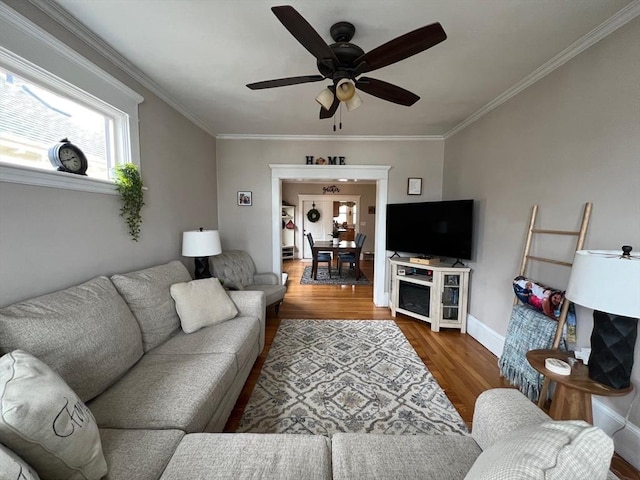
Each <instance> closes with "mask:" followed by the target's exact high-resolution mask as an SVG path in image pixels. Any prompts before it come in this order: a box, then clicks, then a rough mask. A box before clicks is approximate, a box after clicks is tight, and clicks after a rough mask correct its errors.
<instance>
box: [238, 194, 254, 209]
mask: <svg viewBox="0 0 640 480" xmlns="http://www.w3.org/2000/svg"><path fill="white" fill-rule="evenodd" d="M238 205H240V206H243V207H250V206H251V205H252V203H251V192H238Z"/></svg>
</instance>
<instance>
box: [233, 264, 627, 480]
mask: <svg viewBox="0 0 640 480" xmlns="http://www.w3.org/2000/svg"><path fill="white" fill-rule="evenodd" d="M310 264H311V262H306V261H301V260H287V261H285V262H284V265H283V271H285V272H286V273H288V274H289V279H288V282H287V295H286V297H285V301H284V303H283V304H282V306H281V307H280V312H279V314H278V315H277V316H276V314H275V311H274V309H273V308H270V309H269V310H268V311H267V324H266V345H265V349H264V351H263V352H262V354H261V355H260V357H259V358H258V360H257V361H256V363H255V365H254V367H253V369H252V371H251V374H250V375H249V378H248V380H247V383H246V384H245V386H244V388H243V390H242V393H241V394H240V397H239V398H238V401H237V403H236V405H235V407H234V410H233V412H232V414H231V416H230V418H229V420H228V422H227V425H226V426H225V429H224V431H225V432H235V430H236V428H237V426H238V424H239V422H240V418H241V417H242V412H243V410H244V407H245V406H246V404H247V402H248V401H249V397H250V396H251V392H252V391H253V387H254V386H255V384H256V382H257V380H258V376H259V374H260V370H261V368H262V365H263V364H264V360H265V359H266V357H267V354H268V353H269V348H270V347H271V343H272V342H273V338H274V336H275V334H276V331H277V329H278V326H279V325H280V320H281V319H287V318H290V319H296V318H307V319H344V320H359V319H374V320H395V321H396V324H397V325H398V326H399V327H400V329H401V330H402V332H403V333H404V334H405V336H406V337H407V339H408V340H409V342H410V343H411V345H412V346H413V348H414V349H415V350H416V352H417V353H418V355H419V356H420V358H422V360H423V361H424V363H425V365H426V366H427V368H428V369H429V370H430V371H431V373H432V374H433V376H434V377H435V378H436V380H437V381H438V383H439V384H440V386H441V387H442V388H443V389H444V391H445V393H446V394H447V396H448V397H449V400H451V402H452V403H453V405H454V406H455V407H456V409H457V410H458V412H459V413H460V415H461V416H462V418H463V419H464V421H465V422H466V423H467V426H468V427H469V428H471V427H472V418H473V407H474V404H475V401H476V398H477V397H478V395H479V394H480V393H482V392H483V391H484V390H487V389H489V388H496V387H510V385H509V384H508V382H507V381H506V380H504V379H503V378H502V377H500V372H499V369H498V359H497V358H496V357H495V355H493V354H492V353H491V352H490V351H489V350H487V349H486V348H485V347H483V346H482V345H481V344H480V343H479V342H477V341H476V340H475V339H474V338H472V337H471V336H470V335H466V334H461V333H460V332H459V331H458V330H452V329H443V330H441V331H440V332H438V333H434V332H432V331H431V329H430V327H429V325H428V324H426V323H423V322H421V321H418V320H415V319H413V318H411V317H408V316H404V315H398V316H397V317H396V318H395V319H394V318H393V317H392V316H391V311H390V310H389V308H386V307H376V306H375V305H374V304H373V301H372V298H373V285H356V286H345V285H301V284H300V277H301V276H302V272H303V270H304V267H305V266H307V265H310ZM361 267H362V271H363V272H364V274H365V275H366V276H367V277H368V278H369V280H371V281H372V280H373V262H372V261H364V262H361ZM612 470H613V471H614V472H615V473H616V474H617V475H618V477H620V479H622V480H627V479H633V480H640V475H639V474H638V471H636V470H635V469H633V467H631V466H630V465H629V464H628V463H626V462H625V461H624V460H623V459H622V458H620V457H618V456H615V457H614V460H613V462H612Z"/></svg>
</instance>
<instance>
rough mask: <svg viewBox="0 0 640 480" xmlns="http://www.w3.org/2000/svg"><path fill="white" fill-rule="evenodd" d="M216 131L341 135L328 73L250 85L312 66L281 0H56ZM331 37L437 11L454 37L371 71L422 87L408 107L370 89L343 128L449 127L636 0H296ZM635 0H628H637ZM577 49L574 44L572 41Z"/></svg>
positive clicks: (397, 27)
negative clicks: (335, 29)
mask: <svg viewBox="0 0 640 480" xmlns="http://www.w3.org/2000/svg"><path fill="white" fill-rule="evenodd" d="M55 2H56V3H57V4H59V5H60V6H62V7H63V8H64V9H65V10H66V11H67V12H68V13H70V14H71V15H72V16H73V17H75V18H76V19H78V20H79V21H80V22H81V23H82V24H84V25H85V26H86V27H87V28H88V29H90V30H91V31H92V32H94V33H95V34H96V35H97V36H98V37H100V38H101V39H102V40H103V41H104V42H106V43H107V44H108V45H109V46H110V47H112V48H113V49H114V50H115V51H117V52H118V53H119V54H120V55H121V56H122V57H124V58H125V59H126V60H127V61H128V62H130V63H131V64H133V65H135V67H136V68H137V69H139V70H140V71H141V72H142V73H143V74H144V76H146V77H148V78H149V79H151V80H152V82H153V83H154V84H155V87H156V88H155V89H156V91H158V92H160V94H161V96H163V97H164V98H168V99H170V102H171V103H172V104H173V105H174V106H177V107H178V108H179V109H180V110H181V111H183V113H186V114H187V115H188V116H189V117H190V118H192V119H194V120H195V121H196V122H197V123H198V124H199V125H200V126H202V127H203V128H204V129H205V130H207V131H209V132H211V133H215V134H217V135H312V136H317V135H333V131H332V128H333V121H332V120H319V119H318V113H319V108H320V107H319V105H318V104H317V103H316V102H315V101H314V98H315V96H316V95H317V93H318V92H319V91H320V90H321V89H322V88H323V86H324V85H327V84H329V83H330V82H329V81H326V82H316V83H307V84H302V85H295V86H289V87H280V88H274V89H268V90H255V91H254V90H249V89H248V88H247V87H246V86H245V85H246V84H247V83H252V82H256V81H261V80H270V79H274V78H281V77H289V76H299V75H315V74H317V73H318V71H317V69H316V62H315V59H314V58H313V57H312V55H311V54H310V53H309V52H308V51H307V50H306V49H305V48H304V47H302V46H301V45H300V44H299V43H298V42H297V41H296V40H295V39H294V38H293V36H292V35H291V34H290V33H289V32H288V31H287V30H286V29H285V28H284V26H283V25H282V24H281V23H280V22H279V21H278V19H277V18H276V17H275V15H273V13H272V12H271V10H270V8H271V6H274V5H282V4H285V3H284V2H283V3H278V2H275V1H274V0H271V1H265V0H90V1H89V0H55ZM289 4H291V5H292V6H293V7H294V8H295V9H296V10H297V11H298V12H299V13H300V14H301V15H302V16H303V17H304V18H305V19H306V20H307V21H308V22H309V23H310V24H311V25H312V26H313V27H314V28H315V29H316V30H317V32H318V33H319V34H320V35H321V36H322V37H323V38H324V39H325V40H326V41H327V43H333V41H332V40H331V38H330V36H329V28H330V26H331V25H332V24H333V23H335V22H337V21H349V22H351V23H353V24H354V25H355V27H356V34H355V36H354V38H353V39H352V43H355V44H356V45H359V46H360V47H361V48H362V49H363V50H364V51H365V52H367V51H369V50H371V49H373V48H375V47H377V46H379V45H381V44H383V43H385V42H387V41H389V40H391V39H393V38H395V37H397V36H399V35H402V34H404V33H407V32H409V31H411V30H414V29H416V28H419V27H421V26H423V25H427V24H430V23H433V22H440V23H441V24H442V26H443V28H444V30H445V31H446V33H447V36H448V38H447V40H445V41H444V42H442V43H440V44H438V45H436V46H435V47H433V48H431V49H429V50H426V51H424V52H422V53H419V54H417V55H415V56H413V57H410V58H408V59H406V60H404V61H402V62H399V63H396V64H393V65H390V66H387V67H385V68H382V69H380V70H376V71H373V72H370V73H368V74H367V76H370V77H374V78H378V79H380V80H384V81H387V82H390V83H393V84H396V85H398V86H401V87H403V88H405V89H407V90H410V91H412V92H414V93H416V94H417V95H419V96H420V97H421V99H420V100H419V101H418V102H417V103H416V104H415V105H413V106H412V107H403V106H400V105H396V104H392V103H389V102H386V101H384V100H380V99H378V98H375V97H372V96H369V95H367V94H366V93H362V94H361V97H362V99H363V101H364V104H363V105H362V106H361V107H360V108H359V109H357V110H355V111H352V112H347V110H346V109H343V112H342V122H343V130H342V131H338V132H337V133H336V134H337V135H349V136H351V135H354V136H362V135H380V136H399V135H401V136H405V135H406V136H416V135H418V136H430V135H435V136H440V135H446V134H447V132H451V131H452V129H454V128H455V127H456V126H458V125H460V124H461V123H462V122H464V121H465V120H466V119H468V118H469V117H470V116H472V115H473V114H474V113H475V112H478V111H479V110H480V109H482V108H484V107H485V106H487V105H489V104H491V102H492V101H494V99H496V98H497V97H499V96H500V95H502V94H504V93H505V92H507V91H509V90H510V89H513V88H514V86H518V85H523V84H524V83H525V82H526V81H527V79H528V78H531V75H533V74H534V72H536V70H537V69H539V68H540V67H543V66H544V65H545V64H547V62H549V61H550V60H552V59H554V57H556V56H557V55H559V54H561V53H563V52H564V51H566V50H567V49H570V47H572V45H573V44H574V43H575V42H577V41H579V40H581V39H582V38H583V37H585V36H586V35H588V34H590V32H592V31H594V29H596V28H597V27H599V26H600V25H601V24H603V23H604V22H607V21H608V20H609V19H611V17H613V16H614V15H616V13H617V12H619V11H620V10H622V9H624V8H625V7H627V9H626V11H627V12H628V11H629V8H630V7H631V8H633V9H635V10H638V9H637V8H635V7H638V5H637V4H638V1H637V0H636V1H634V2H632V1H631V0H386V1H383V0H347V1H345V0H340V1H337V0H322V1H319V0H290V2H289ZM630 4H632V5H630ZM629 5H630V7H629ZM570 50H571V49H570Z"/></svg>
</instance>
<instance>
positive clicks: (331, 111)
mask: <svg viewBox="0 0 640 480" xmlns="http://www.w3.org/2000/svg"><path fill="white" fill-rule="evenodd" d="M327 88H328V89H329V90H331V92H332V93H333V103H332V104H331V107H329V110H325V109H324V107H320V118H331V117H333V116H334V115H335V113H336V110H338V106H339V105H340V100H338V97H336V96H335V95H336V87H335V86H333V85H330V86H329V87H327Z"/></svg>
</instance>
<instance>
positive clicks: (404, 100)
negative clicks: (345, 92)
mask: <svg viewBox="0 0 640 480" xmlns="http://www.w3.org/2000/svg"><path fill="white" fill-rule="evenodd" d="M356 88H358V89H360V90H362V91H363V92H366V93H368V94H369V95H373V96H374V97H378V98H381V99H383V100H387V101H388V102H393V103H397V104H399V105H405V106H407V107H410V106H411V105H413V104H414V103H416V102H417V101H418V100H420V97H419V96H418V95H416V94H415V93H412V92H410V91H409V90H405V89H404V88H400V87H398V86H396V85H393V84H391V83H387V82H383V81H382V80H376V79H375V78H369V77H362V78H360V79H358V80H356Z"/></svg>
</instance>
